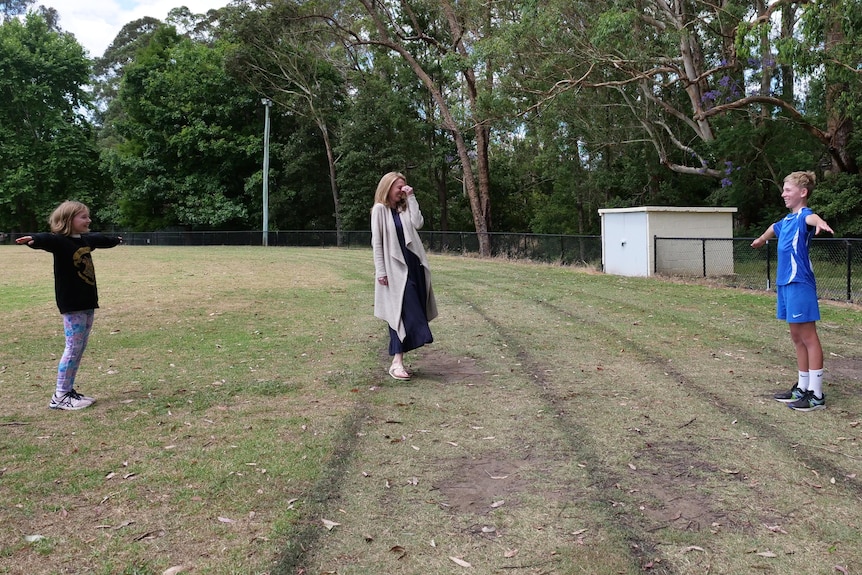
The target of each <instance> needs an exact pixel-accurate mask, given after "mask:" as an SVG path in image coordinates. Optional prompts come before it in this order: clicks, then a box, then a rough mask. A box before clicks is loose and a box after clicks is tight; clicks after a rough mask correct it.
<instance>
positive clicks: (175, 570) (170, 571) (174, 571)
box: [162, 565, 186, 575]
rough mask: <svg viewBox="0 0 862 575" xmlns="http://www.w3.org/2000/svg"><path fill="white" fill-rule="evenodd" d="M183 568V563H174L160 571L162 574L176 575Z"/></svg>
mask: <svg viewBox="0 0 862 575" xmlns="http://www.w3.org/2000/svg"><path fill="white" fill-rule="evenodd" d="M185 570H186V566H185V565H175V566H173V567H171V568H169V569H165V570H164V571H162V575H177V574H178V573H182V572H183V571H185Z"/></svg>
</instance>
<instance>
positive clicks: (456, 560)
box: [449, 557, 472, 567]
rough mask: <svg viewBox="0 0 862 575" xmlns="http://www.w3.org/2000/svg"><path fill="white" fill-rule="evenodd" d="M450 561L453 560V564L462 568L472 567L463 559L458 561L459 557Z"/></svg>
mask: <svg viewBox="0 0 862 575" xmlns="http://www.w3.org/2000/svg"><path fill="white" fill-rule="evenodd" d="M449 559H451V560H452V562H453V563H455V564H456V565H460V566H461V567H472V565H470V564H469V563H467V562H466V561H464V560H463V559H458V558H457V557H449Z"/></svg>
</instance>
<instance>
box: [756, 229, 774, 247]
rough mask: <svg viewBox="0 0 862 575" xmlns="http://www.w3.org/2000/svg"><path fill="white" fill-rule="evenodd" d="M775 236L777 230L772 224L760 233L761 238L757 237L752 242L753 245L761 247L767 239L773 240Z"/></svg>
mask: <svg viewBox="0 0 862 575" xmlns="http://www.w3.org/2000/svg"><path fill="white" fill-rule="evenodd" d="M774 237H775V230H774V229H772V226H769V227H768V228H766V231H765V232H763V233H762V234H761V235H760V237H759V238H757V239H755V240H754V241H753V242H751V247H753V248H759V247H760V246H762V245H763V244H765V243H766V241H767V240H771V239H772V238H774Z"/></svg>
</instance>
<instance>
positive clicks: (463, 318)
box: [0, 246, 862, 575]
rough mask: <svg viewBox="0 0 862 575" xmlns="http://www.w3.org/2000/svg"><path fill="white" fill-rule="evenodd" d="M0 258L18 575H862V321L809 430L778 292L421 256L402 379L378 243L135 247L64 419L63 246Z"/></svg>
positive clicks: (829, 339)
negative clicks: (378, 296)
mask: <svg viewBox="0 0 862 575" xmlns="http://www.w3.org/2000/svg"><path fill="white" fill-rule="evenodd" d="M0 254H2V256H3V261H4V262H5V263H6V266H5V270H4V273H3V275H2V278H0V314H2V319H3V321H2V322H0V385H2V389H3V391H4V394H3V402H4V407H3V409H2V411H0V524H2V528H0V573H4V574H21V575H23V574H55V573H56V574H64V573H81V574H84V573H86V574H97V575H107V574H128V575H132V574H134V575H151V574H156V575H158V574H165V575H169V574H171V575H176V574H177V573H190V574H191V573H193V574H220V575H221V574H264V573H268V574H273V575H275V574H282V575H287V574H290V575H296V574H305V575H312V574H314V575H319V574H339V575H377V574H381V575H382V574H386V575H388V574H410V575H435V574H444V573H445V574H452V573H456V574H457V573H476V574H512V575H538V574H566V575H567V574H580V573H584V574H595V575H604V574H608V575H610V574H636V573H644V572H647V573H662V574H728V575H731V574H733V575H736V574H748V573H780V574H793V575H799V574H833V573H862V530H860V528H862V483H860V474H862V437H860V436H862V428H860V421H862V419H860V418H862V415H860V412H862V409H860V408H862V351H860V349H862V347H860V344H862V313H860V309H859V308H858V307H852V306H848V305H843V304H831V303H829V304H827V303H822V304H821V312H822V315H823V320H822V321H821V322H820V323H819V324H818V329H819V332H820V336H821V339H822V342H823V346H824V350H825V352H826V369H827V373H826V376H825V391H826V394H827V402H828V406H829V407H828V409H826V410H824V411H818V412H813V413H799V412H794V411H792V410H790V409H787V408H786V407H785V406H784V405H782V404H780V403H777V402H775V401H773V400H772V399H771V394H772V393H773V392H774V391H775V390H776V389H783V388H785V387H789V386H790V385H791V384H792V383H793V381H794V380H795V377H796V371H795V360H794V357H793V353H792V347H791V344H790V340H789V336H788V333H787V326H786V324H782V323H781V322H778V321H776V320H775V319H774V309H773V307H774V299H773V297H772V296H771V295H769V294H766V293H763V292H749V291H742V290H735V289H723V288H714V287H709V286H703V285H687V284H683V283H679V282H670V281H660V280H655V279H642V278H623V277H615V276H606V275H602V274H599V273H591V272H589V271H584V270H578V269H572V268H563V267H557V266H551V265H536V264H530V263H519V262H509V261H502V260H493V261H486V260H479V259H472V258H463V257H455V256H451V257H450V256H431V265H432V268H433V274H434V275H433V278H434V287H435V291H436V294H437V300H438V304H439V307H440V312H441V313H440V317H439V318H438V319H437V320H435V321H434V322H433V323H432V330H433V331H434V335H435V339H436V341H435V343H434V344H432V345H430V346H427V347H425V348H422V349H420V350H417V351H416V352H413V353H410V354H408V355H407V361H408V364H410V365H411V366H412V368H413V369H415V370H416V376H415V377H414V379H413V380H412V381H410V382H407V383H403V382H396V381H394V380H392V379H390V378H389V377H388V375H387V374H386V369H385V368H386V366H387V364H388V358H387V357H386V354H385V348H386V342H387V337H388V336H387V334H386V330H385V325H384V324H382V322H380V321H379V320H376V319H375V318H374V317H373V316H372V302H373V298H372V289H373V277H372V275H373V266H372V265H371V253H370V251H369V250H362V249H353V250H338V249H292V248H268V249H266V248H252V247H249V248H234V247H199V248H179V247H176V248H175V247H130V246H120V247H117V248H114V249H111V250H99V251H97V252H96V253H95V254H94V261H95V267H96V273H97V276H98V278H99V289H100V296H101V305H102V308H101V309H99V310H98V311H97V312H96V321H95V327H94V330H93V334H92V337H91V340H90V346H89V348H88V350H87V352H86V353H85V357H84V362H83V364H82V367H81V371H80V373H79V375H78V383H77V387H78V388H79V390H80V391H82V392H84V393H86V394H87V395H92V396H95V397H97V398H98V401H97V403H96V404H95V405H94V406H93V407H92V408H89V409H87V410H84V411H80V412H56V411H53V410H49V409H48V407H47V404H48V401H49V398H50V394H51V392H52V390H53V385H54V378H55V375H56V367H57V360H58V357H59V355H60V353H61V352H62V347H63V337H62V322H61V319H60V316H59V314H58V312H57V310H56V307H55V305H54V302H53V283H52V282H53V280H52V275H51V256H50V255H49V254H47V253H44V252H38V251H33V250H30V249H27V248H25V247H20V246H0Z"/></svg>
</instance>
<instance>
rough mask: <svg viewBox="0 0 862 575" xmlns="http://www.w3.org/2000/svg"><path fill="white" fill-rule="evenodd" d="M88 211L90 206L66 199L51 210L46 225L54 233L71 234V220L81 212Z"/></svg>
mask: <svg viewBox="0 0 862 575" xmlns="http://www.w3.org/2000/svg"><path fill="white" fill-rule="evenodd" d="M85 211H86V212H89V211H90V208H88V207H87V206H86V205H84V204H82V203H81V202H76V201H74V200H66V201H65V202H63V203H62V204H60V205H59V206H57V208H56V209H55V210H54V211H53V212H51V216H50V217H49V218H48V225H50V226H51V231H52V232H54V233H55V234H62V235H64V236H69V235H72V220H73V219H74V218H75V216H77V215H78V214H80V213H81V212H85Z"/></svg>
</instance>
